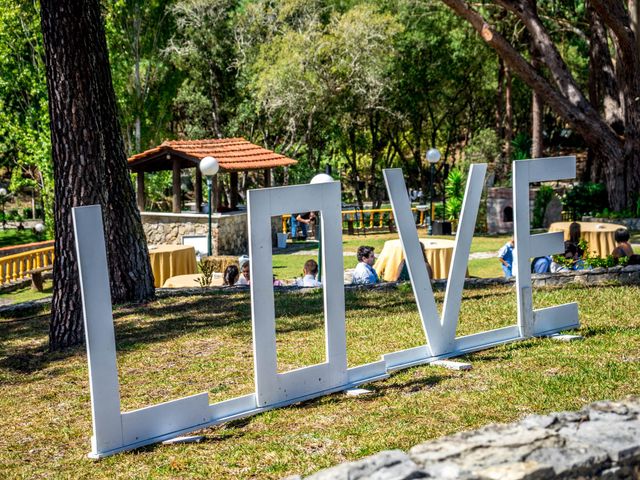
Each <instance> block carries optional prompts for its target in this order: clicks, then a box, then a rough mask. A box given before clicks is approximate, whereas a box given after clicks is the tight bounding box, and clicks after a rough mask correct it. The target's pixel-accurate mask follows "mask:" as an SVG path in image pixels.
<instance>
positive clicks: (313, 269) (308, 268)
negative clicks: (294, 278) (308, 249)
mask: <svg viewBox="0 0 640 480" xmlns="http://www.w3.org/2000/svg"><path fill="white" fill-rule="evenodd" d="M302 273H303V275H304V276H303V277H302V279H300V280H299V281H298V282H297V283H298V286H300V287H321V286H322V282H319V281H318V280H317V278H316V277H317V276H318V262H316V261H315V260H314V259H313V258H310V259H309V260H307V261H306V262H304V267H303V269H302Z"/></svg>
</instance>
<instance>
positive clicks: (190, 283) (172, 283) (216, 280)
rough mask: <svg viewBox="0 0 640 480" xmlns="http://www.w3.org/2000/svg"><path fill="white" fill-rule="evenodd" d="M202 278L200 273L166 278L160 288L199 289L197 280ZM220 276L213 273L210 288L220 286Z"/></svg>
mask: <svg viewBox="0 0 640 480" xmlns="http://www.w3.org/2000/svg"><path fill="white" fill-rule="evenodd" d="M199 278H202V275H201V274H200V273H191V274H189V275H176V276H175V277H171V278H167V280H166V281H165V282H164V284H163V285H162V288H194V287H199V286H200V284H199V283H198V279H199ZM222 283H223V282H222V274H221V273H217V274H216V273H214V274H213V278H212V279H211V283H210V284H209V286H210V287H219V286H221V285H222Z"/></svg>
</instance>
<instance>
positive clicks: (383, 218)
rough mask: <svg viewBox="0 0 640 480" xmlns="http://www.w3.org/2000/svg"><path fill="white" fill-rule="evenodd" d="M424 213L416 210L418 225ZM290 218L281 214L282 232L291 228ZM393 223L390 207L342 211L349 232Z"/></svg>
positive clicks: (344, 228) (345, 227)
mask: <svg viewBox="0 0 640 480" xmlns="http://www.w3.org/2000/svg"><path fill="white" fill-rule="evenodd" d="M411 211H412V212H416V211H418V210H417V209H416V208H412V209H411ZM424 214H425V212H424V210H422V211H418V221H417V224H418V225H422V224H423V223H424ZM290 218H291V215H288V214H285V215H282V233H287V232H289V231H290V230H291V229H290V225H289V219H290ZM393 223H394V220H393V210H391V209H390V208H376V209H365V210H343V211H342V229H343V231H345V232H348V233H350V234H351V233H355V232H356V231H375V230H385V229H388V228H389V225H391V224H393Z"/></svg>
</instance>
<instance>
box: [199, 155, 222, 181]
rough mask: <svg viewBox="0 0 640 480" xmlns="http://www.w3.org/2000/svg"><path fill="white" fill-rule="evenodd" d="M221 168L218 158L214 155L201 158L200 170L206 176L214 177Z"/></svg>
mask: <svg viewBox="0 0 640 480" xmlns="http://www.w3.org/2000/svg"><path fill="white" fill-rule="evenodd" d="M218 170H220V164H219V163H218V160H216V159H215V158H213V157H204V158H203V159H202V160H200V171H201V172H202V174H203V175H204V176H205V177H213V176H214V175H215V174H216V173H218Z"/></svg>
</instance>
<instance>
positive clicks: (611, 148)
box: [442, 0, 640, 210]
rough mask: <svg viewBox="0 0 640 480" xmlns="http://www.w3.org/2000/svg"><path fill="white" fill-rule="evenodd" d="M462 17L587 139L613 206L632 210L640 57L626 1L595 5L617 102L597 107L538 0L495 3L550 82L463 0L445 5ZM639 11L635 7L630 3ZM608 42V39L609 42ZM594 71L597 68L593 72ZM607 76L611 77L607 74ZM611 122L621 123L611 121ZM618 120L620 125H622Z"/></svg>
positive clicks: (639, 174) (639, 158)
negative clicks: (519, 28) (525, 37)
mask: <svg viewBox="0 0 640 480" xmlns="http://www.w3.org/2000/svg"><path fill="white" fill-rule="evenodd" d="M442 1H443V2H444V3H445V4H446V5H448V6H449V7H451V8H452V9H453V10H454V11H455V12H456V13H457V14H458V15H459V16H461V17H462V18H465V19H466V20H467V21H468V22H469V23H470V24H471V25H472V26H473V27H474V28H475V29H476V31H477V32H478V33H480V35H481V37H482V39H483V40H484V41H485V42H486V43H487V44H488V45H490V46H491V47H492V48H493V49H494V50H495V51H496V52H497V53H498V55H500V57H502V58H503V60H504V61H505V63H506V64H507V65H509V66H510V67H511V69H512V70H513V71H514V72H515V74H516V75H518V76H519V77H520V78H521V79H522V80H523V81H524V82H525V83H526V84H527V85H528V86H529V87H530V88H531V89H533V90H534V91H535V92H536V93H537V94H538V95H539V96H540V98H541V99H542V100H543V101H544V103H545V104H546V105H548V106H549V108H551V109H553V110H554V111H555V113H556V114H558V115H560V116H561V117H562V118H563V119H564V120H565V121H566V122H567V123H568V124H570V125H571V126H572V127H573V128H574V129H575V130H576V131H577V132H578V133H579V134H580V135H581V136H582V138H583V139H584V141H585V143H586V144H587V145H588V146H589V148H590V149H591V150H592V151H593V153H594V157H595V158H597V159H598V161H599V162H600V163H601V164H602V167H603V171H604V177H605V178H604V180H605V183H606V185H607V191H608V196H609V203H610V206H611V207H612V208H614V209H616V210H622V209H624V208H626V207H631V206H632V202H633V200H634V196H635V195H637V192H638V191H640V109H639V108H638V106H637V99H638V98H640V54H639V53H640V52H639V50H638V42H637V34H636V32H635V31H634V28H633V27H634V24H633V23H632V22H631V17H630V15H629V12H628V10H627V6H626V4H625V2H624V1H623V0H590V2H589V3H590V6H591V7H592V9H593V10H592V26H593V27H594V28H595V27H596V26H595V24H594V23H593V22H595V20H596V19H599V21H600V22H602V26H603V27H604V29H605V31H604V32H601V33H602V34H603V35H606V37H605V38H602V39H601V40H602V41H603V42H606V44H607V45H609V46H611V47H612V48H606V49H605V48H603V49H601V50H600V55H602V57H601V58H602V60H603V62H604V64H606V65H609V63H610V51H611V50H613V51H614V52H615V61H614V62H611V63H610V64H611V65H612V66H613V68H614V77H613V78H607V79H606V80H607V82H608V85H609V87H610V91H611V90H612V91H614V92H615V95H614V96H613V97H614V98H618V99H620V100H619V103H618V102H616V101H613V102H609V104H606V103H605V104H604V105H597V104H595V105H594V104H593V103H592V102H590V101H589V100H587V97H586V96H585V95H584V93H583V92H582V88H581V86H580V85H579V84H578V83H577V82H576V79H575V78H574V77H573V75H572V74H571V72H570V69H569V68H568V66H567V63H566V62H565V60H564V59H563V58H562V56H561V55H560V53H559V50H558V47H557V45H556V44H555V43H554V41H553V39H552V37H551V35H550V33H549V30H548V28H547V27H546V26H545V24H544V22H543V21H542V20H541V19H540V17H539V16H538V14H537V12H536V9H535V2H534V1H533V0H496V2H494V3H495V4H496V5H497V6H499V7H500V8H502V9H504V10H506V11H508V12H509V13H510V14H513V15H515V17H516V18H517V19H518V20H519V21H520V22H521V23H522V25H524V27H525V28H526V29H527V30H528V32H529V35H530V36H531V41H532V42H533V44H534V46H535V48H536V50H537V51H538V52H539V54H540V55H539V60H540V64H541V65H544V67H545V69H546V70H547V71H548V74H549V77H550V79H547V78H545V76H544V75H543V74H542V72H541V71H540V70H536V69H535V68H534V67H533V66H532V65H531V63H530V62H529V61H528V60H527V59H526V58H525V56H524V55H523V54H522V53H521V52H519V51H518V50H517V49H516V48H514V47H513V45H511V44H510V43H509V42H508V41H507V40H506V39H505V38H504V37H503V36H502V35H500V34H499V33H498V32H497V31H496V30H495V29H494V28H493V27H492V26H491V25H490V24H489V22H488V21H487V20H486V18H485V17H484V16H483V15H482V13H481V12H480V11H478V10H474V9H473V8H472V7H471V6H470V5H469V4H468V3H467V2H465V1H464V0H442ZM630 3H631V4H632V6H633V8H635V2H630ZM605 39H606V40H605ZM592 70H593V69H592ZM602 73H603V74H604V75H607V74H608V72H606V71H605V72H602ZM611 119H616V120H614V121H611ZM618 119H619V122H618Z"/></svg>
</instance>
